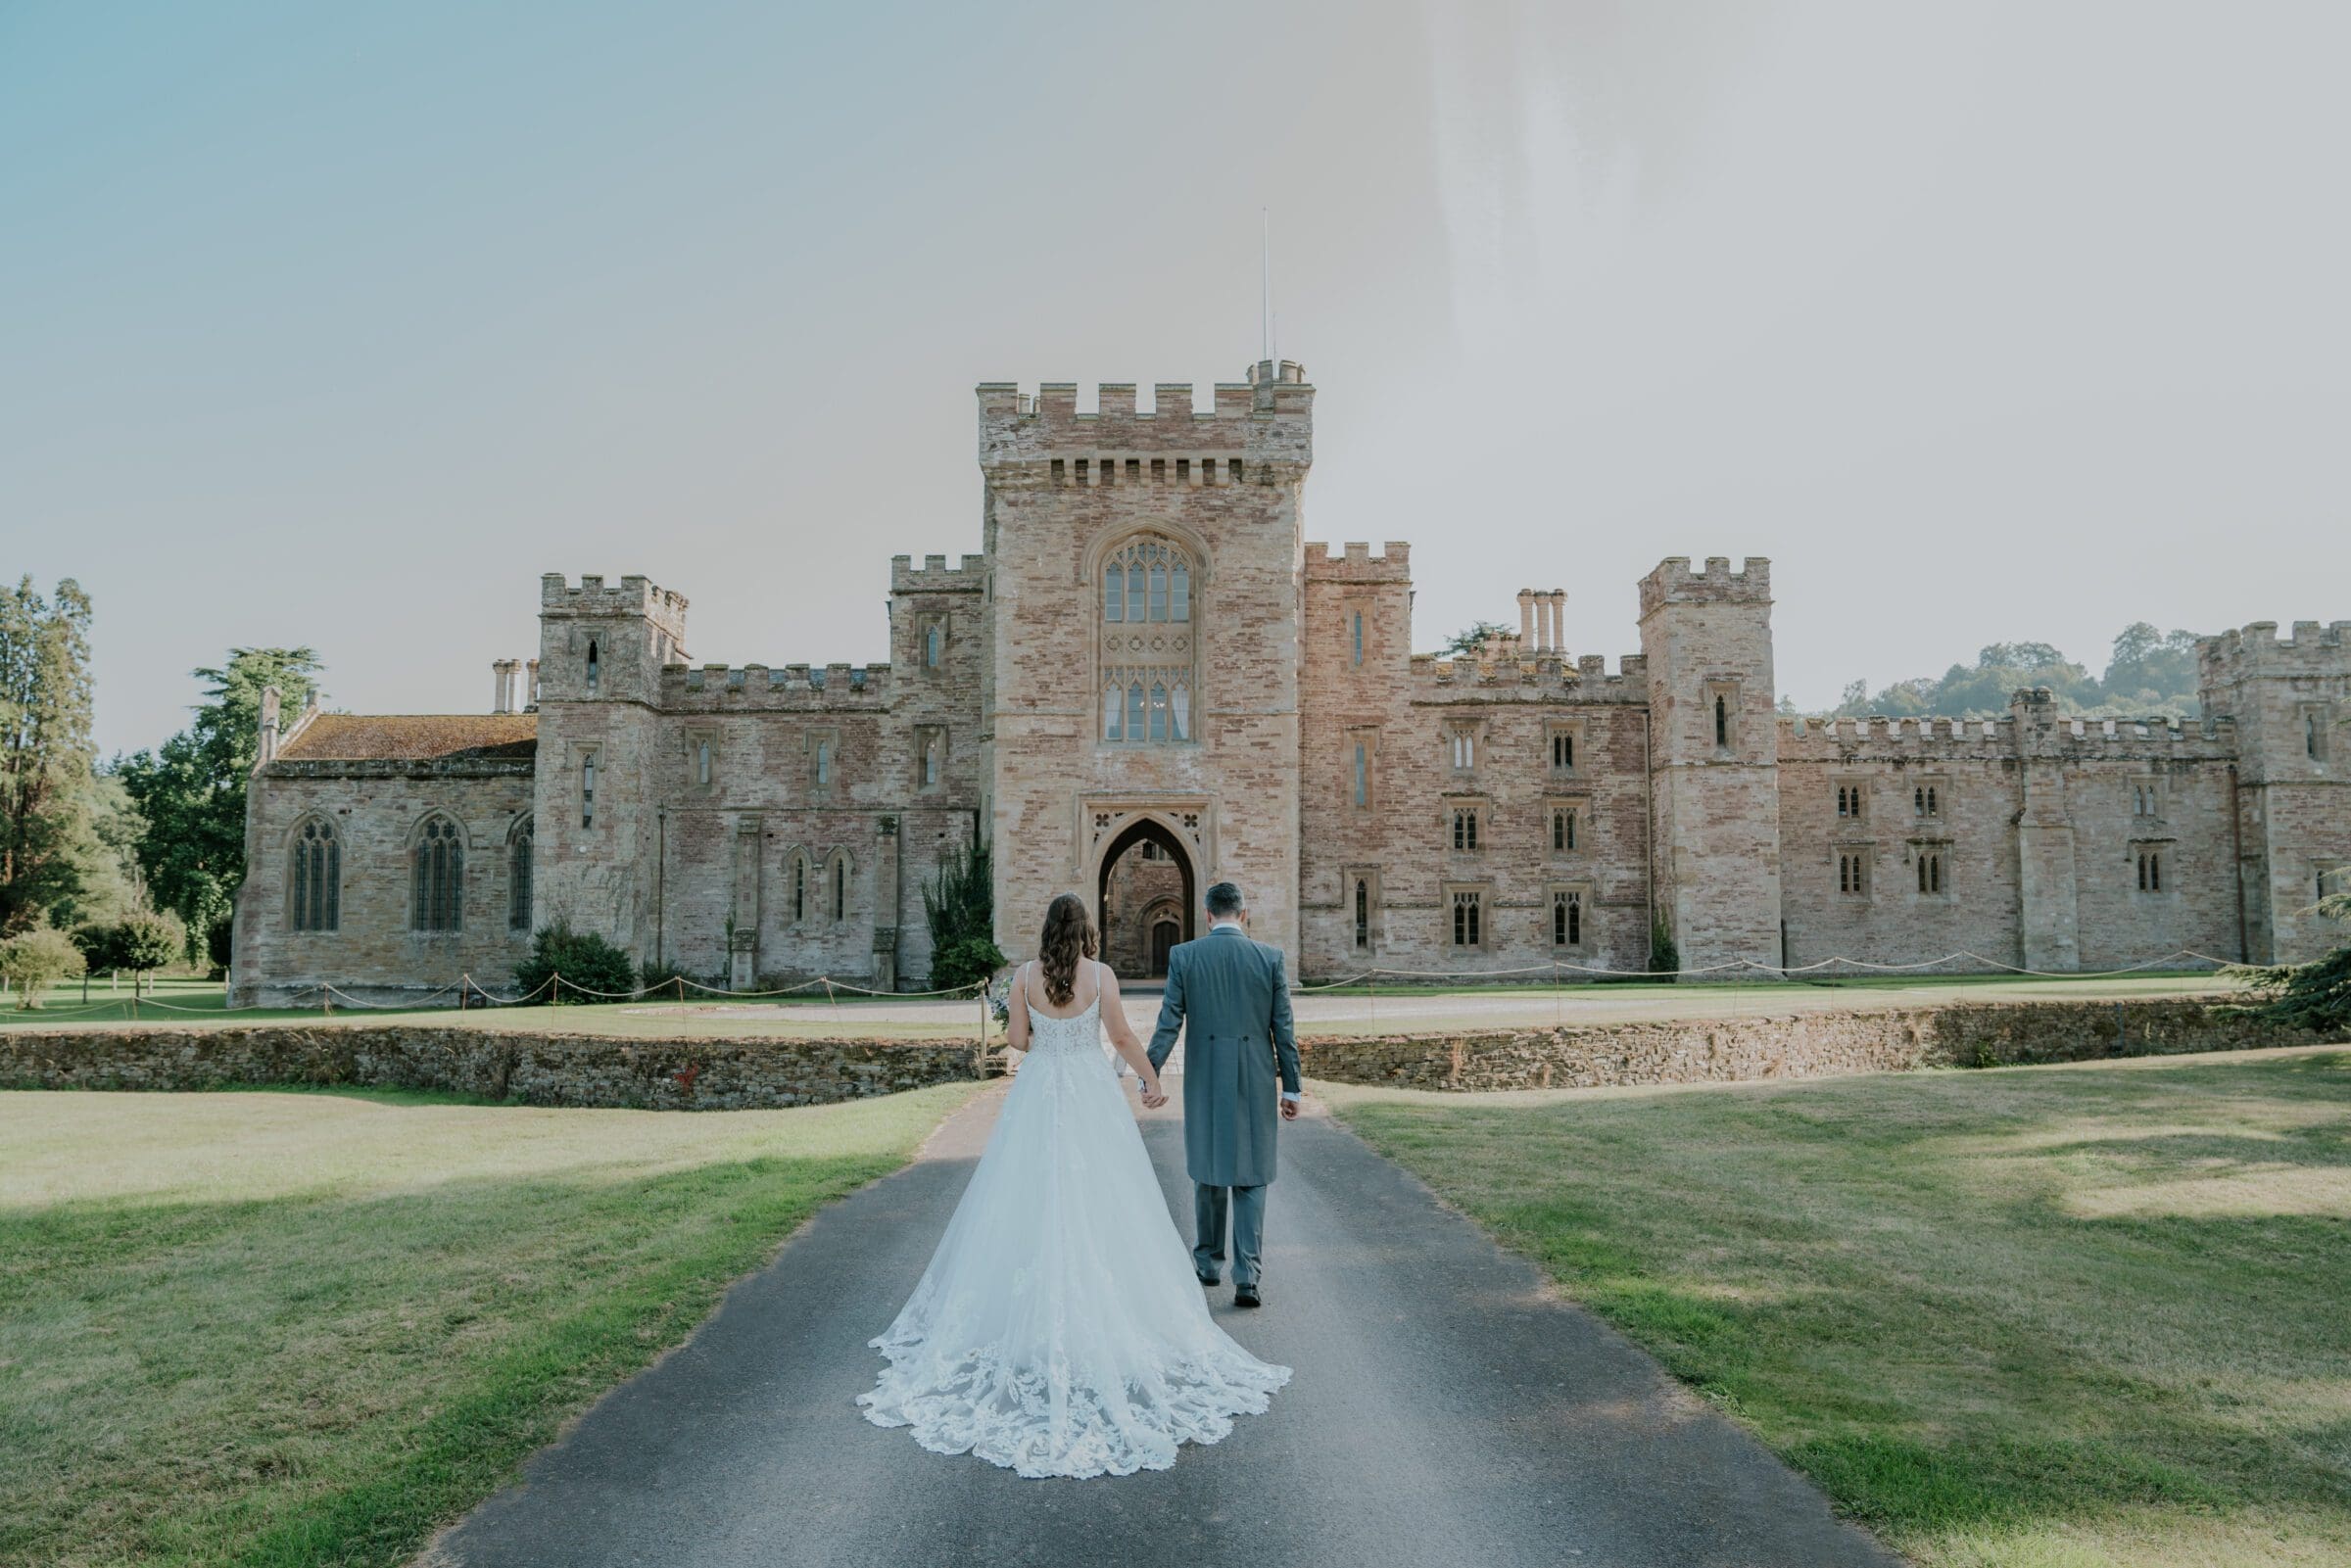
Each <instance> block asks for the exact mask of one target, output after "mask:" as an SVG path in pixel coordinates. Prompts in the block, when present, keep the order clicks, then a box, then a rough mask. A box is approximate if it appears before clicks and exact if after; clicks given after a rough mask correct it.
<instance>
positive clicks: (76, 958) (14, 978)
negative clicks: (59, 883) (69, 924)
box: [0, 926, 82, 1008]
mask: <svg viewBox="0 0 2351 1568" xmlns="http://www.w3.org/2000/svg"><path fill="white" fill-rule="evenodd" d="M81 968H82V961H81V950H80V949H79V948H77V947H75V946H74V945H73V943H72V939H71V938H69V937H68V936H67V935H66V933H65V932H64V931H61V930H59V929H57V928H56V927H51V926H32V927H26V928H25V929H24V930H21V931H19V932H18V933H17V934H16V935H14V936H12V937H10V938H8V940H6V941H4V942H0V980H4V981H6V982H7V984H8V985H9V986H10V988H11V989H13V990H15V992H16V993H17V1006H18V1007H20V1008H36V1007H39V1006H40V1005H41V993H42V992H43V991H45V990H47V989H48V988H49V987H50V986H52V985H55V984H56V983H57V982H58V981H59V980H64V979H71V978H72V977H73V976H74V975H76V974H80V973H81Z"/></svg>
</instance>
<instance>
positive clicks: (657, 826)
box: [232, 361, 2351, 1004]
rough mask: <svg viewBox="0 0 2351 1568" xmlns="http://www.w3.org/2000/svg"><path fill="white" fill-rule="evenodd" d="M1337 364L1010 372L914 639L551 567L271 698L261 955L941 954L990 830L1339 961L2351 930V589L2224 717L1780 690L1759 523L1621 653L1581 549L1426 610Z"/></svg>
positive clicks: (1521, 967) (900, 591) (263, 775)
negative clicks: (709, 615) (359, 697)
mask: <svg viewBox="0 0 2351 1568" xmlns="http://www.w3.org/2000/svg"><path fill="white" fill-rule="evenodd" d="M1314 397H1315V392H1314V388H1313V387H1312V386H1310V385H1309V384H1308V383H1307V382H1306V380H1305V377H1304V374H1303V372H1302V371H1301V370H1300V368H1299V367H1298V366H1297V365H1295V364H1293V363H1290V362H1287V361H1282V362H1279V363H1274V362H1264V363H1260V364H1258V365H1256V366H1254V367H1252V369H1251V371H1250V373H1249V376H1248V379H1247V380H1246V381H1244V382H1241V383H1237V384H1231V385H1219V386H1218V387H1217V388H1216V392H1215V404H1214V408H1213V410H1209V411H1195V410H1194V408H1193V400H1192V391H1191V388H1190V387H1188V386H1183V385H1161V386H1159V387H1157V388H1156V389H1155V399H1154V403H1155V409H1154V411H1152V412H1149V413H1145V412H1141V411H1138V409H1137V407H1136V400H1135V390H1134V388H1133V387H1132V386H1104V387H1102V388H1101V389H1100V393H1099V399H1098V411H1096V412H1093V413H1080V412H1079V408H1078V390H1077V388H1076V387H1075V386H1074V385H1070V384H1055V383H1047V384H1046V385H1045V386H1043V387H1042V388H1041V389H1040V390H1039V392H1038V393H1037V394H1036V395H1035V396H1034V397H1030V396H1026V395H1023V394H1022V393H1021V392H1020V391H1019V390H1018V389H1017V388H1016V387H1014V386H1011V385H1005V384H987V385H983V386H982V387H980V389H979V462H980V474H981V480H982V495H983V502H984V510H983V525H982V527H983V537H982V541H981V552H980V553H979V554H977V555H966V556H964V557H963V558H962V560H961V561H960V562H959V563H958V564H955V565H949V564H948V563H947V561H946V559H945V558H944V557H941V556H933V557H930V558H929V559H928V560H927V561H925V562H924V563H923V564H922V565H920V566H917V565H915V564H914V563H913V561H912V560H911V559H910V558H908V557H905V556H900V557H898V558H897V559H896V560H894V561H893V562H892V563H891V569H890V596H889V639H890V641H889V650H890V656H889V659H888V662H887V663H883V664H871V665H866V666H863V667H851V666H848V665H843V664H832V665H826V666H822V667H818V666H812V665H799V664H791V665H779V666H771V665H763V664H745V665H732V666H730V665H719V664H696V663H695V662H693V661H692V660H691V658H690V657H689V656H688V652H687V647H688V643H687V602H686V599H685V598H684V597H683V596H682V595H680V594H676V593H673V592H671V591H669V590H666V589H662V588H659V587H656V586H654V585H653V584H652V583H651V582H649V581H648V580H647V579H645V578H642V577H626V578H622V579H621V580H620V581H619V583H618V584H617V585H615V584H611V583H608V582H606V581H605V580H604V579H602V578H598V577H587V578H582V579H580V580H579V581H577V582H572V581H568V580H566V579H565V578H563V577H562V576H560V575H550V576H549V577H547V578H546V579H544V580H543V582H542V584H541V588H540V645H539V656H538V658H537V659H536V660H532V661H529V662H528V663H527V664H526V663H524V662H523V661H503V662H501V663H500V664H499V665H498V666H497V667H496V677H497V698H496V701H495V703H494V707H495V708H496V710H497V711H495V712H493V713H491V714H488V715H478V716H462V715H456V716H453V715H430V716H391V717H360V716H353V715H346V714H331V713H318V712H312V713H307V714H303V715H301V716H299V717H297V718H295V719H294V720H293V721H292V722H291V723H286V724H281V722H280V719H279V716H278V715H276V714H275V713H274V712H269V713H267V714H265V723H264V744H263V756H262V760H261V761H260V762H259V763H258V764H257V767H256V770H255V774H254V779H253V787H252V790H251V796H250V805H249V817H248V830H247V836H248V844H247V848H248V860H249V866H250V873H249V876H248V879H247V882H246V884H245V886H244V888H243V890H242V892H241V894H240V897H239V902H238V911H237V930H236V942H235V961H234V965H233V972H232V996H233V999H234V1000H235V1001H236V1002H238V1003H239V1004H256V1003H274V1002H286V1001H311V1000H314V999H315V996H316V988H317V987H319V986H321V985H333V986H335V987H338V988H340V989H341V990H343V991H345V992H346V993H349V994H351V995H353V996H355V997H358V998H360V999H364V1000H369V1001H396V1000H402V999H409V1000H417V999H422V998H425V997H427V996H433V995H436V994H437V995H438V996H440V997H441V998H442V999H454V991H452V990H451V989H449V988H450V987H454V986H455V985H456V982H457V981H458V979H459V977H460V976H461V975H466V974H470V975H472V976H474V977H476V978H477V979H478V980H480V981H481V982H483V983H484V984H486V985H488V986H489V987H491V988H492V989H494V990H495V989H499V988H502V987H503V986H504V983H505V980H506V977H507V975H508V974H509V973H510V972H511V970H512V967H513V965H514V963H515V961H516V960H517V959H518V958H519V957H520V956H521V955H522V953H523V952H524V951H525V950H526V949H527V947H528V945H529V941H530V936H531V933H532V931H533V930H534V929H536V928H537V927H540V926H543V925H545V924H546V923H548V922H549V921H550V920H552V919H554V918H555V917H557V916H562V917H564V918H567V919H568V920H570V921H571V923H572V924H573V925H575V926H577V927H585V928H588V929H593V930H596V931H599V932H601V933H603V934H604V935H606V936H608V937H610V938H611V939H612V940H613V941H615V942H617V943H618V944H620V945H621V946H622V947H624V948H626V949H627V950H628V951H629V952H630V953H631V954H633V955H634V956H636V957H637V958H638V959H640V960H641V961H644V962H648V963H652V964H657V965H666V966H674V967H676V968H677V969H679V970H682V971H683V972H684V973H686V974H690V975H693V976H696V977H698V978H701V979H704V980H707V981H710V982H713V983H718V984H724V985H728V986H731V987H733V988H735V989H739V990H750V989H757V988H762V987H767V986H773V985H777V984H785V983H792V982H796V981H799V980H803V979H806V978H810V977H814V976H820V975H822V976H830V977H832V978H834V979H836V980H840V981H846V982H851V983H855V984H860V985H864V986H868V987H871V988H873V989H876V990H883V991H888V990H912V989H920V988H922V987H923V985H924V984H925V982H926V980H927V977H928V975H929V972H930V961H931V953H930V937H929V932H928V929H927V927H926V924H925V918H924V910H923V901H922V888H923V886H924V885H925V884H926V883H927V882H928V881H929V880H930V879H933V878H935V877H936V874H937V872H938V870H939V868H940V867H941V866H942V865H944V864H946V863H947V862H948V861H949V860H950V859H951V858H954V857H958V856H960V855H962V854H963V853H964V852H965V850H966V849H967V847H968V846H969V845H970V844H971V843H972V842H973V840H974V838H975V836H976V835H977V836H983V837H984V838H985V839H986V841H987V842H989V843H990V844H991V845H992V847H993V851H994V868H995V903H996V926H997V939H998V941H999V943H1000V944H1001V945H1002V946H1003V947H1004V949H1005V950H1006V951H1007V952H1008V953H1014V954H1021V953H1025V952H1027V951H1029V950H1030V949H1031V948H1032V946H1033V943H1034V933H1035V931H1036V928H1037V927H1038V925H1039V923H1040V921H1041V918H1042V915H1043V912H1044V907H1045V904H1046V902H1047V901H1048V900H1049V899H1050V898H1051V897H1052V895H1053V894H1054V893H1056V892H1058V891H1060V890H1062V889H1065V888H1076V889H1080V890H1081V891H1083V892H1085V893H1087V894H1088V895H1089V896H1091V897H1093V898H1094V899H1095V900H1096V908H1097V910H1098V911H1099V912H1100V913H1101V915H1102V917H1103V923H1104V933H1105V942H1106V948H1107V952H1108V955H1109V956H1110V958H1111V959H1112V961H1113V962H1114V964H1116V965H1117V966H1118V967H1119V968H1120V970H1121V972H1122V973H1123V974H1129V975H1141V974H1149V973H1152V972H1153V971H1154V969H1155V968H1156V966H1157V965H1159V964H1160V963H1162V962H1164V955H1165V951H1166V948H1167V946H1168V945H1169V944H1171V943H1173V942H1175V941H1178V940H1182V939H1184V938H1185V937H1187V936H1189V935H1190V934H1192V933H1193V931H1194V928H1195V927H1194V921H1195V919H1196V915H1195V911H1196V910H1197V907H1198V903H1199V896H1198V895H1199V892H1200V890H1201V889H1202V888H1203V887H1204V886H1205V885H1206V884H1207V883H1209V882H1211V881H1216V880H1225V879H1229V880H1232V881H1235V882H1238V883H1240V884H1241V885H1242V886H1243V887H1244V888H1246V889H1247V890H1248V892H1249V894H1250V897H1251V900H1252V905H1253V912H1254V916H1253V918H1254V928H1255V930H1256V932H1257V934H1259V935H1260V936H1262V937H1263V938H1265V939H1266V940H1269V941H1271V942H1274V943H1276V944H1278V945H1279V946H1281V947H1283V948H1284V949H1286V950H1288V952H1289V953H1290V954H1291V956H1292V961H1293V972H1294V973H1295V974H1298V975H1300V976H1301V977H1304V978H1308V979H1317V978H1332V977H1337V976H1341V975H1346V974H1355V973H1358V972H1361V971H1364V970H1367V969H1374V968H1377V969H1383V970H1389V971H1402V972H1408V973H1410V972H1419V973H1427V974H1434V973H1439V972H1442V973H1446V974H1492V975H1497V976H1501V975H1506V974H1516V975H1528V974H1531V975H1540V974H1544V973H1547V972H1550V971H1552V970H1554V969H1555V968H1556V969H1557V971H1558V972H1559V974H1561V975H1562V976H1568V977H1572V976H1575V975H1580V974H1592V973H1597V972H1606V971H1634V970H1642V969H1645V968H1647V967H1649V964H1650V961H1651V956H1652V952H1653V939H1654V937H1655V936H1656V935H1658V934H1667V935H1670V937H1671V938H1672V940H1673V941H1674V943H1675V944H1676V946H1677V948H1678V951H1679V956H1680V962H1681V965H1682V967H1683V968H1684V970H1685V971H1712V972H1716V973H1729V972H1730V971H1727V970H1724V969H1723V968H1722V967H1723V966H1757V967H1761V968H1765V969H1769V968H1775V967H1781V966H1789V967H1797V966H1803V965H1807V964H1810V963H1813V962H1815V961H1817V960H1821V959H1826V958H1833V957H1843V958H1851V959H1858V960H1862V961H1866V962H1869V963H1877V964H1907V963H1922V962H1927V961H1931V960H1938V959H1944V958H1946V957H1948V956H1950V955H1954V954H1967V955H1973V956H1972V957H1969V958H1961V959H1958V960H1956V961H1954V962H1953V964H1952V966H1951V967H1953V968H1958V969H1965V968H1981V967H1985V966H1986V965H1987V964H1988V963H2000V964H2012V965H2020V966H2023V967H2026V968H2030V969H2036V970H2050V971H2075V970H2100V969H2111V968H2119V967H2122V966H2126V965H2131V964H2136V963H2142V962H2146V961H2149V960H2153V959H2159V958H2162V957H2164V956H2165V955H2169V954H2172V953H2175V952H2177V951H2179V950H2181V949H2187V950H2191V951H2194V952H2198V953H2203V954H2209V955H2214V956H2218V957H2222V958H2237V957H2240V956H2241V957H2247V958H2251V959H2254V960H2270V959H2297V958H2302V957H2306V956H2308V955H2310V954H2311V953H2313V952H2314V951H2316V950H2317V948H2318V947H2319V945H2320V944H2321V942H2322V940H2323V938H2322V935H2321V933H2320V932H2319V931H2318V930H2317V929H2315V928H2314V923H2313V918H2312V917H2311V916H2310V915H2309V914H2308V913H2307V910H2308V906H2309V905H2310V904H2311V903H2312V902H2313V901H2314V899H2315V898H2316V897H2317V895H2318V893H2319V892H2320V890H2321V889H2322V887H2325V888H2326V889H2327V890H2329V891H2331V890H2335V889H2336V888H2340V887H2342V886H2343V885H2345V879H2351V871H2347V870H2346V868H2347V867H2351V636H2347V635H2346V634H2351V622H2341V621H2338V622H2335V623H2334V624H2333V625H2331V626H2325V627H2323V626H2321V625H2320V624H2319V623H2316V622H2302V623H2297V624H2296V625H2295V627H2294V629H2293V632H2292V634H2291V636H2289V637H2284V638H2280V637H2279V636H2278V634H2277V628H2276V627H2275V626H2274V625H2272V624H2269V623H2256V624H2255V625H2253V626H2250V627H2247V628H2245V629H2244V630H2243V631H2242V632H2231V633H2228V634H2226V635H2224V636H2222V637H2219V638H2214V639H2210V640H2208V641H2206V642H2205V643H2204V645H2203V717H2202V718H2200V719H2198V720H2192V721H2176V720H2171V719H2161V718H2150V719H2147V720H2143V721H2135V722H2122V723H2116V722H2112V721H2090V722H2087V723H2086V722H2084V721H2081V720H2077V719H2072V718H2069V717H2066V716H2064V715H2061V714H2058V713H2056V712H2054V711H2053V710H2052V707H2051V704H2050V702H2049V699H2048V697H2047V694H2046V693H2045V692H2019V693H2018V694H2017V696H2016V698H2015V700H2014V702H2013V703H2012V705H2011V707H2010V710H2009V712H2008V714H2007V715H2006V716H2005V717H2003V718H1999V719H1996V720H1984V721H1979V720H1969V721H1964V722H1962V721H1957V720H1947V719H1934V720H1901V721H1891V722H1890V721H1887V720H1883V719H1872V720H1868V721H1852V720H1843V721H1836V722H1826V723H1824V722H1820V721H1811V722H1807V721H1804V720H1801V719H1794V718H1789V717H1786V716H1783V715H1780V714H1779V713H1777V712H1776V711H1775V709H1774V693H1775V691H1776V688H1775V685H1774V679H1773V669H1772V641H1771V583H1770V576H1769V566H1768V563H1767V562H1765V561H1763V560H1760V559H1753V558H1751V559H1749V560H1747V561H1746V562H1745V563H1744V564H1743V566H1742V567H1741V568H1740V569H1737V570H1734V569H1733V568H1732V566H1731V564H1730V562H1729V561H1728V560H1725V559H1713V560H1708V561H1707V562H1705V564H1704V565H1703V568H1697V569H1694V568H1693V567H1692V566H1691V564H1690V562H1689V561H1687V560H1684V559H1672V560H1667V561H1665V562H1664V563H1663V564H1662V565H1660V566H1659V567H1657V569H1656V570H1655V571H1654V572H1652V573H1651V574H1650V575H1649V576H1648V577H1647V578H1645V579H1643V580H1642V582H1641V584H1640V598H1639V613H1640V639H1641V650H1640V652H1639V653H1636V654H1628V655H1625V656H1624V657H1623V658H1621V659H1620V660H1619V661H1618V662H1617V665H1616V668H1615V669H1614V670H1613V671H1610V670H1609V669H1608V668H1607V661H1606V660H1604V659H1602V658H1599V657H1593V656H1585V657H1574V656H1571V655H1570V654H1569V653H1568V652H1567V651H1566V649H1565V648H1564V647H1563V646H1562V641H1561V638H1560V635H1559V629H1560V625H1561V617H1562V612H1563V609H1564V602H1565V594H1563V593H1561V592H1559V591H1557V590H1552V591H1545V592H1535V591H1531V590H1530V591H1524V592H1521V593H1519V594H1518V595H1517V605H1518V611H1519V616H1518V631H1517V633H1516V634H1515V635H1514V636H1506V637H1504V638H1502V639H1499V640H1497V641H1494V642H1492V643H1489V644H1488V645H1487V646H1486V647H1485V648H1484V649H1483V650H1481V652H1480V653H1479V654H1478V655H1477V656H1475V657H1465V658H1451V659H1448V658H1432V657H1428V656H1425V655H1415V654H1414V653H1413V652H1412V649H1411V632H1412V598H1413V589H1412V575H1411V571H1410V561H1409V555H1408V551H1407V548H1406V546H1403V545H1400V544H1391V545H1388V546H1384V547H1383V549H1382V550H1381V551H1380V552H1378V553H1376V554H1374V553H1373V552H1372V551H1371V550H1370V549H1369V548H1368V547H1367V546H1362V545H1348V546H1345V547H1344V548H1343V549H1340V550H1337V551H1333V550H1331V549H1329V548H1327V547H1326V546H1322V545H1319V544H1310V543H1308V542H1307V541H1306V537H1305V522H1304V516H1303V498H1304V493H1305V487H1306V480H1307V475H1308V471H1309V469H1310V467H1311V466H1312V463H1313V454H1314V452H1313V434H1314V418H1313V415H1314ZM2329 879H2332V880H2329ZM1749 973H1751V971H1749Z"/></svg>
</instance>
